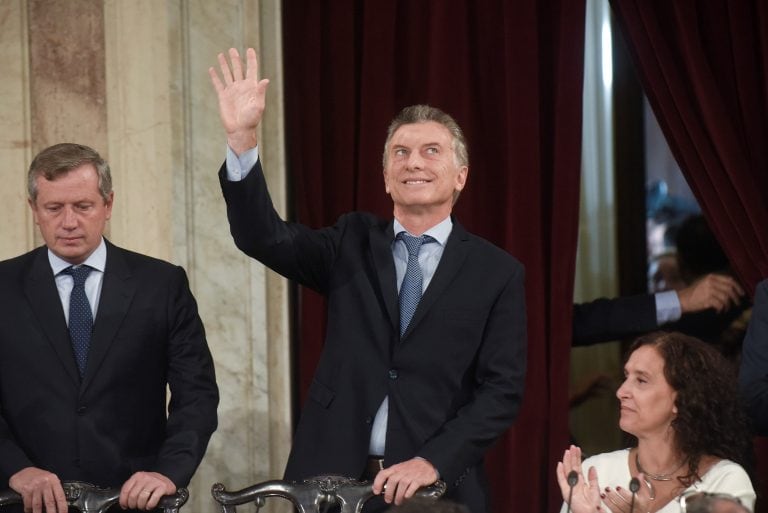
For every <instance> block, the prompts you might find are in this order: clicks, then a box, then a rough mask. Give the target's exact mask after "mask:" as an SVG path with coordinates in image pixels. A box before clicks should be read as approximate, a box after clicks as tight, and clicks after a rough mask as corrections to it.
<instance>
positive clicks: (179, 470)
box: [0, 242, 218, 486]
mask: <svg viewBox="0 0 768 513" xmlns="http://www.w3.org/2000/svg"><path fill="white" fill-rule="evenodd" d="M0 283H2V286H0V479H2V481H0V486H4V485H3V484H2V483H6V484H7V481H8V479H9V477H10V476H11V475H13V474H14V473H16V472H17V471H19V470H21V469H22V468H24V467H28V466H36V467H41V468H43V469H46V470H49V471H51V472H53V473H55V474H57V475H58V476H59V478H60V479H62V480H71V479H78V480H84V481H88V482H91V483H94V484H96V485H100V486H121V485H122V484H123V483H124V482H125V480H127V479H128V478H129V477H130V476H131V474H133V473H134V472H136V471H139V470H146V471H156V472H160V473H161V474H164V475H165V476H167V477H169V478H170V479H171V480H172V481H173V482H174V483H175V484H176V485H177V486H186V485H187V483H188V482H189V480H190V478H191V477H192V474H193V473H194V471H195V469H196V468H197V465H198V464H199V463H200V460H201V459H202V457H203V454H204V452H205V449H206V446H207V444H208V440H209V438H210V436H211V433H213V431H214V430H215V429H216V406H217V404H218V390H217V388H216V382H215V377H214V369H213V362H212V359H211V354H210V352H209V350H208V346H207V343H206V340H205V332H204V330H203V325H202V323H201V321H200V318H199V316H198V314H197V305H196V303H195V300H194V298H193V297H192V293H191V292H190V290H189V285H188V283H187V278H186V274H185V273H184V270H183V269H182V268H180V267H177V266H173V265H171V264H168V263H166V262H162V261H160V260H156V259H153V258H149V257H146V256H143V255H139V254H137V253H133V252H129V251H126V250H124V249H120V248H117V247H115V246H114V245H112V244H110V243H108V242H107V261H106V268H105V272H104V277H103V282H102V291H101V296H100V300H99V307H98V310H97V314H96V319H95V322H94V328H93V337H92V341H91V349H90V351H89V355H88V364H87V368H86V374H85V376H84V378H83V380H82V382H81V381H80V377H79V376H78V371H77V367H76V364H75V360H74V356H73V353H72V348H71V343H70V340H69V332H68V330H67V326H66V322H65V318H64V311H63V308H62V305H61V300H60V298H59V295H58V292H57V289H56V284H55V281H54V276H53V272H52V271H51V266H50V264H49V262H48V256H47V249H46V248H45V247H42V248H38V249H36V250H33V251H31V252H29V253H27V254H25V255H22V256H19V257H17V258H14V259H11V260H6V261H4V262H1V263H0ZM166 383H167V384H168V385H169V386H170V389H171V402H170V404H169V406H168V411H169V414H168V415H166Z"/></svg>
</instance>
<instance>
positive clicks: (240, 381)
mask: <svg viewBox="0 0 768 513" xmlns="http://www.w3.org/2000/svg"><path fill="white" fill-rule="evenodd" d="M263 4H271V5H272V6H273V8H272V10H271V14H270V16H271V17H270V19H269V20H265V19H263V18H260V16H261V12H262V8H263ZM275 5H279V3H278V2H262V5H260V4H259V2H256V1H246V0H243V1H237V0H233V1H224V2H216V3H215V4H212V3H210V2H205V1H194V2H189V3H185V4H184V9H183V11H184V19H185V21H184V27H185V32H186V35H185V52H184V53H185V56H184V61H185V69H186V70H187V72H186V76H185V84H184V90H185V91H186V92H187V94H188V97H187V105H188V120H187V122H188V124H187V128H186V133H187V145H188V156H189V168H188V182H187V187H186V190H187V191H189V194H190V196H191V198H192V201H191V202H190V203H189V208H188V209H187V214H186V215H187V218H188V219H190V220H192V222H193V224H194V242H193V243H191V244H190V246H189V248H190V253H189V258H190V259H191V260H192V261H194V262H195V267H196V268H197V269H200V270H202V269H203V268H204V269H205V272H202V271H201V272H197V273H196V274H195V283H196V287H197V292H198V294H200V295H201V297H204V298H206V299H210V300H211V302H210V303H207V307H206V313H205V315H204V317H205V319H206V326H207V328H208V329H209V330H210V331H211V332H213V333H215V334H216V341H215V346H214V348H213V350H214V357H215V359H216V368H217V373H218V377H219V382H220V384H221V392H222V401H221V406H220V408H219V416H220V427H219V431H218V432H217V433H216V434H215V435H214V438H213V440H212V441H211V445H210V448H209V451H208V454H207V456H206V460H205V461H204V463H203V465H202V466H201V468H200V470H199V471H198V475H197V476H196V477H195V483H198V484H199V485H200V487H203V486H205V485H207V486H210V484H211V483H213V482H215V481H221V482H223V483H224V484H225V485H226V486H227V487H228V488H229V489H238V488H242V487H244V486H248V485H250V484H253V483H255V482H258V481H263V480H266V479H274V478H279V477H280V476H281V475H282V472H283V468H284V465H285V461H286V459H287V452H288V449H289V446H290V437H291V426H290V382H289V379H290V372H289V369H290V366H289V363H290V353H289V345H288V341H289V332H288V328H287V326H288V324H287V319H288V315H287V312H288V310H287V286H286V283H285V281H284V280H282V279H280V278H279V277H276V276H275V275H274V274H273V273H271V272H268V271H266V270H265V269H264V267H263V266H261V265H260V264H258V263H256V262H255V261H253V260H251V259H249V258H248V257H246V256H245V255H243V254H242V253H240V252H239V250H237V249H236V248H235V246H234V243H233V242H232V239H231V236H230V235H229V229H228V225H227V221H226V213H225V209H224V202H223V199H222V197H221V191H220V187H219V184H218V178H217V171H218V169H219V167H220V166H221V164H222V162H223V160H224V156H225V148H226V140H225V137H224V134H223V131H222V128H221V124H220V121H219V116H218V105H217V100H216V95H215V92H214V91H213V88H212V86H211V84H210V79H209V77H208V68H209V67H210V66H215V65H216V56H217V54H218V53H219V52H222V51H224V52H225V51H226V50H227V49H228V48H230V47H233V46H234V47H236V48H238V49H241V50H242V49H244V48H245V47H247V46H257V47H258V46H259V39H260V38H261V37H262V36H263V31H262V30H261V26H263V24H264V23H267V24H268V25H269V26H270V27H273V28H274V27H277V28H276V30H277V32H278V33H279V9H277V8H276V7H274V6H275ZM270 51H271V52H272V60H275V59H277V60H279V58H280V57H279V56H280V53H279V51H280V48H279V41H277V42H276V43H275V45H274V48H271V49H270ZM277 71H279V70H277ZM263 72H265V73H266V70H263ZM270 78H272V77H270ZM278 82H279V81H278ZM273 85H274V84H273ZM281 104H282V99H281V95H280V88H279V86H274V87H272V86H271V87H270V105H269V106H268V108H267V114H266V118H267V119H265V120H264V130H265V131H266V130H267V128H266V127H267V126H270V127H271V126H275V125H277V124H279V123H281V116H282V109H281V108H280V105H281ZM260 140H262V151H264V149H265V148H269V150H268V152H269V154H270V159H269V160H266V159H265V165H267V166H268V167H267V168H268V169H269V175H270V176H269V178H270V185H271V186H272V191H273V193H274V196H275V200H276V201H275V202H276V204H277V205H278V207H279V206H281V205H283V203H284V197H285V194H284V186H283V183H284V169H283V158H282V156H279V157H278V155H281V153H282V131H279V132H278V134H276V135H273V136H271V137H267V136H266V135H264V136H263V137H262V138H261V139H260ZM273 155H274V156H273ZM202 309H203V307H202V306H201V310H202Z"/></svg>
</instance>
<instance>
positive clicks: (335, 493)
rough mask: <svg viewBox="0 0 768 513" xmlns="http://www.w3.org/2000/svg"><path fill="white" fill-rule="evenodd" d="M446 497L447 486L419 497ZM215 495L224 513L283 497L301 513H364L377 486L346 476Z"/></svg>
mask: <svg viewBox="0 0 768 513" xmlns="http://www.w3.org/2000/svg"><path fill="white" fill-rule="evenodd" d="M444 493H445V483H444V482H442V481H438V482H437V483H435V484H433V485H431V486H428V487H425V488H421V489H420V490H418V491H417V492H416V495H417V496H419V497H425V498H431V499H438V498H440V497H441V496H442V495H443V494H444ZM211 495H213V498H214V499H215V500H216V502H218V503H219V505H220V507H221V511H222V513H236V511H237V506H239V505H241V504H246V503H250V502H253V503H255V504H256V508H257V510H258V508H260V507H261V506H263V505H264V499H265V498H267V497H282V498H284V499H288V500H289V501H291V502H292V503H293V504H294V506H296V509H297V510H298V513H320V511H321V509H320V508H321V507H322V508H324V509H325V508H327V507H328V506H330V505H334V504H337V505H338V506H339V508H340V513H360V511H361V510H362V509H363V504H365V502H366V501H367V500H368V499H370V498H371V497H373V496H374V495H373V483H372V482H369V481H356V480H354V479H351V478H349V477H343V476H317V477H313V478H310V479H305V480H304V481H302V482H300V483H298V482H294V481H282V480H273V481H265V482H263V483H259V484H255V485H253V486H249V487H248V488H243V489H242V490H239V491H236V492H228V491H227V490H226V488H225V486H224V485H223V484H221V483H216V484H215V485H213V488H212V489H211Z"/></svg>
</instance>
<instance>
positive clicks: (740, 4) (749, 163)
mask: <svg viewBox="0 0 768 513" xmlns="http://www.w3.org/2000/svg"><path fill="white" fill-rule="evenodd" d="M611 1H612V5H613V8H614V11H615V12H616V14H617V19H618V21H619V23H620V25H621V28H622V29H623V32H624V36H625V37H626V39H627V41H628V47H629V48H630V49H631V52H632V57H633V59H634V61H635V65H636V67H637V69H638V72H639V75H640V78H641V81H642V82H643V87H644V89H645V92H646V95H647V96H648V99H649V102H650V104H651V106H652V108H653V110H654V112H655V114H656V117H657V119H658V120H659V124H660V126H661V128H662V130H663V132H664V135H665V136H666V138H667V141H668V143H669V146H670V149H671V150H672V152H673V154H674V155H675V158H676V159H677V162H678V164H679V165H680V168H681V170H682V172H683V174H684V175H685V177H686V179H687V180H688V183H689V184H690V186H691V190H692V191H693V193H694V194H695V196H696V198H697V199H698V201H699V204H700V205H701V207H702V210H703V212H704V215H705V216H706V218H707V221H708V222H709V224H710V226H711V227H712V231H713V232H714V234H715V236H716V237H717V239H718V240H719V241H720V244H721V245H722V247H723V249H724V250H725V252H726V254H727V255H728V258H729V259H730V261H731V264H732V265H733V267H734V271H735V272H736V273H737V275H738V276H739V277H740V278H741V281H742V282H743V283H744V284H745V285H746V287H747V289H748V291H749V293H750V294H753V293H754V289H755V286H756V285H757V283H758V282H759V281H760V280H761V279H762V278H765V277H768V229H767V228H766V227H768V144H766V141H768V3H766V2H764V1H761V0H708V1H707V2H700V1H697V0H675V1H674V2H669V1H667V0H611ZM755 455H756V461H757V469H756V479H754V485H755V489H756V490H757V493H758V501H757V505H756V508H757V510H756V511H763V512H764V511H768V502H767V501H766V495H767V494H768V465H766V461H768V439H766V438H756V439H755Z"/></svg>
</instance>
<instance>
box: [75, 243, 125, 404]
mask: <svg viewBox="0 0 768 513" xmlns="http://www.w3.org/2000/svg"><path fill="white" fill-rule="evenodd" d="M135 292H136V284H135V283H134V280H133V279H132V276H131V270H130V268H129V267H128V265H127V263H126V261H125V258H124V256H123V252H122V250H121V249H119V248H117V247H115V246H114V245H112V244H111V243H110V242H108V241H107V265H106V267H105V269H104V279H103V281H102V283H101V296H100V298H99V308H98V310H97V311H96V320H95V322H94V325H93V335H92V337H91V349H90V351H89V352H88V365H87V366H86V369H85V376H84V377H83V386H82V389H81V393H82V392H83V391H84V390H85V389H86V388H87V387H88V385H89V384H90V383H91V381H92V380H93V378H94V376H95V374H96V373H97V372H98V370H99V367H100V366H101V363H102V361H103V360H104V357H105V356H106V355H107V353H108V352H109V348H110V347H111V346H112V343H113V342H114V340H115V335H116V333H117V331H118V330H119V329H120V326H122V324H123V320H124V319H125V316H126V314H127V313H128V307H129V306H130V304H131V301H132V300H133V296H134V294H135Z"/></svg>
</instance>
